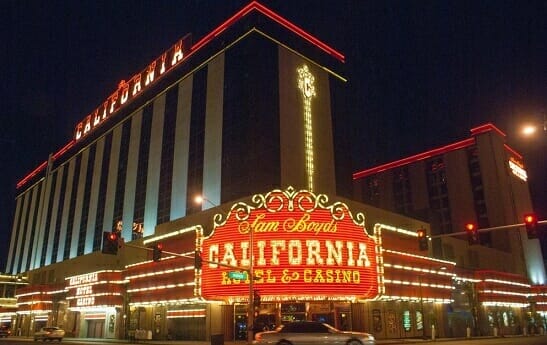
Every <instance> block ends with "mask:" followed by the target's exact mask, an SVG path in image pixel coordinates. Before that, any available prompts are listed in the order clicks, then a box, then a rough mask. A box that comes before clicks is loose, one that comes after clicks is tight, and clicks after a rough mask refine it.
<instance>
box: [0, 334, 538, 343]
mask: <svg viewBox="0 0 547 345" xmlns="http://www.w3.org/2000/svg"><path fill="white" fill-rule="evenodd" d="M29 342H30V343H33V342H34V341H33V339H32V338H25V337H10V338H0V345H3V344H10V345H12V344H27V343H29ZM53 343H56V342H53ZM128 343H129V342H127V341H125V340H115V339H75V338H69V339H64V340H63V341H62V344H95V345H103V344H105V345H107V344H128ZM377 343H378V345H381V344H386V345H387V344H389V345H397V344H446V345H474V344H476V345H547V336H531V337H523V336H514V337H501V338H490V337H489V338H475V339H461V338H459V339H449V338H443V339H437V340H436V341H432V340H430V339H429V340H422V339H400V340H399V339H393V340H378V341H377ZM129 344H150V345H209V344H210V342H206V341H167V340H163V341H139V342H132V343H129ZM224 344H225V345H246V342H244V341H241V342H225V343H224Z"/></svg>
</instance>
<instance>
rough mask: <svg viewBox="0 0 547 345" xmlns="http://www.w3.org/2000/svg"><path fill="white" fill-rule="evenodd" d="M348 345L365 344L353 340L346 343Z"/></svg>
mask: <svg viewBox="0 0 547 345" xmlns="http://www.w3.org/2000/svg"><path fill="white" fill-rule="evenodd" d="M346 345H363V344H362V343H361V342H360V341H359V340H357V339H351V340H349V341H348V342H347V343H346Z"/></svg>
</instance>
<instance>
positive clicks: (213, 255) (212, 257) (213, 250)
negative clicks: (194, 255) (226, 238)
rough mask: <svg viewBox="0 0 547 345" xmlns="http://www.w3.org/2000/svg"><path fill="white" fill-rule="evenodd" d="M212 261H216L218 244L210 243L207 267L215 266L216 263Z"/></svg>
mask: <svg viewBox="0 0 547 345" xmlns="http://www.w3.org/2000/svg"><path fill="white" fill-rule="evenodd" d="M214 262H218V244H212V245H211V246H210V247H209V267H211V268H217V267H218V265H217V264H215V263H214Z"/></svg>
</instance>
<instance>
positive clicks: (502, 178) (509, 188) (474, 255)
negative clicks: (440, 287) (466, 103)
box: [353, 124, 546, 284]
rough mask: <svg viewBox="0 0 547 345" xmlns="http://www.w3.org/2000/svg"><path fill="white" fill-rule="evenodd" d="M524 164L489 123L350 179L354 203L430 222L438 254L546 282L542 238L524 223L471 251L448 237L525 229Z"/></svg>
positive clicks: (483, 237)
mask: <svg viewBox="0 0 547 345" xmlns="http://www.w3.org/2000/svg"><path fill="white" fill-rule="evenodd" d="M524 167H525V165H524V160H523V157H522V156H521V155H520V154H519V153H518V152H516V151H515V150H513V149H511V147H510V146H508V145H507V143H506V140H505V134H504V133H503V132H501V131H500V130H499V129H498V128H496V127H495V126H494V125H492V124H486V125H483V126H479V127H476V128H473V129H471V137H470V138H468V139H465V140H462V141H460V142H456V143H452V144H449V145H446V146H444V147H440V148H437V149H433V150H430V151H427V152H424V153H420V154H417V155H414V156H411V157H407V158H403V159H401V160H398V161H395V162H390V163H386V164H383V165H380V166H377V167H373V168H370V169H366V170H363V171H360V172H357V173H355V174H354V175H353V176H354V183H355V193H356V199H357V200H360V201H362V202H365V203H368V204H371V205H375V206H377V207H381V208H385V209H388V210H392V211H393V212H398V213H402V214H407V215H412V216H414V217H417V218H419V219H425V220H427V221H428V222H430V224H431V228H432V233H431V234H430V235H432V236H434V237H435V236H436V237H437V239H436V240H434V241H433V242H434V243H433V250H434V252H433V254H434V256H435V257H438V258H445V259H448V260H453V261H456V262H457V263H458V265H460V266H462V267H466V268H471V269H492V268H493V269H496V270H499V271H504V272H509V273H515V274H521V275H525V276H528V277H529V279H530V281H531V282H532V283H534V284H545V282H546V278H545V267H544V265H543V255H542V253H541V247H540V244H539V240H538V239H528V237H527V234H526V231H525V229H524V227H523V226H521V227H512V228H506V229H494V230H492V231H486V232H480V242H481V246H474V247H469V246H468V245H467V243H466V241H465V240H466V237H465V236H460V240H458V239H457V237H456V236H450V235H451V234H454V233H461V232H464V231H465V224H467V223H474V224H476V225H477V226H478V228H479V229H490V228H496V227H502V226H506V225H512V224H523V222H524V220H523V219H524V215H525V214H527V213H531V212H533V207H532V202H531V198H530V190H529V187H528V183H527V174H526V170H525V168H524ZM461 239H463V240H464V241H462V240H461ZM492 257H498V258H499V257H502V258H504V259H503V260H495V262H492V260H491V258H492Z"/></svg>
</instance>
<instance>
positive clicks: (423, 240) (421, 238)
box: [417, 229, 429, 251]
mask: <svg viewBox="0 0 547 345" xmlns="http://www.w3.org/2000/svg"><path fill="white" fill-rule="evenodd" d="M417 233H418V248H419V249H420V250H422V251H423V250H428V249H429V243H428V242H427V241H428V239H427V234H426V231H425V229H419V230H418V232H417Z"/></svg>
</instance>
